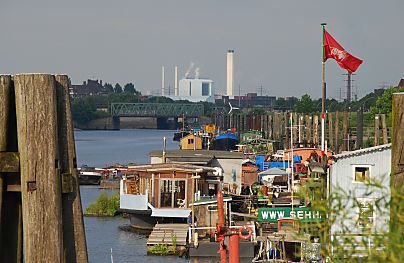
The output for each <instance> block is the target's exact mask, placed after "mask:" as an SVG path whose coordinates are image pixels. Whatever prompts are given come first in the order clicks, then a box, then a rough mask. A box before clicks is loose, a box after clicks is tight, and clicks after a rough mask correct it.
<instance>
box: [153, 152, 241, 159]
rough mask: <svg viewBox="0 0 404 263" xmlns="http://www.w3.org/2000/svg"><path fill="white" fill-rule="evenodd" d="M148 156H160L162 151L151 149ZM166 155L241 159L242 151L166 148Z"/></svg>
mask: <svg viewBox="0 0 404 263" xmlns="http://www.w3.org/2000/svg"><path fill="white" fill-rule="evenodd" d="M149 156H150V157H162V156H163V151H161V150H159V151H152V152H150V153H149ZM166 157H167V158H172V157H193V158H216V159H242V158H243V153H241V152H228V151H208V150H168V151H166Z"/></svg>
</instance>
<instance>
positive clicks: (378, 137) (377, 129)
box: [374, 115, 380, 146]
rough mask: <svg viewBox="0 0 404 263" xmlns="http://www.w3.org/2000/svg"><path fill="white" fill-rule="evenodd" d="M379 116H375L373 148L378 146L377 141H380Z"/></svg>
mask: <svg viewBox="0 0 404 263" xmlns="http://www.w3.org/2000/svg"><path fill="white" fill-rule="evenodd" d="M379 126H380V124H379V115H376V116H375V142H374V144H375V145H374V146H377V145H379V141H380V132H379Z"/></svg>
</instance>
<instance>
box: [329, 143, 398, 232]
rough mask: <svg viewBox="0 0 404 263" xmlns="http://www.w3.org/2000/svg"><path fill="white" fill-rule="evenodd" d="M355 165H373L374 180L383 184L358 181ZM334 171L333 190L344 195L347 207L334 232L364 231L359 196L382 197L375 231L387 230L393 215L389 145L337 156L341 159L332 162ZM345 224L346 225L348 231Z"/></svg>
mask: <svg viewBox="0 0 404 263" xmlns="http://www.w3.org/2000/svg"><path fill="white" fill-rule="evenodd" d="M337 156H338V155H337ZM355 166H361V167H362V166H367V167H370V181H371V182H373V183H375V184H380V186H381V187H376V186H374V185H371V184H368V183H360V182H355V180H354V176H355ZM330 170H331V174H330V177H331V193H332V194H337V195H338V196H339V197H341V198H342V199H341V202H342V207H343V208H344V209H343V210H341V211H340V214H339V215H338V217H337V220H336V221H335V223H334V224H333V225H332V226H331V234H332V235H338V234H341V233H344V234H347V233H349V234H358V235H361V234H362V233H363V230H362V229H361V228H360V227H359V226H358V225H357V218H358V213H359V208H358V206H357V203H356V202H355V201H354V200H355V199H371V200H374V201H376V200H381V201H379V203H378V205H377V206H378V207H375V213H374V227H373V231H372V232H376V233H383V232H387V231H388V222H389V218H390V210H389V206H388V201H389V199H390V172H391V148H388V147H386V148H384V149H382V150H377V151H369V152H363V153H359V154H357V155H349V156H346V157H342V158H338V157H337V161H336V162H334V163H333V164H332V166H331V168H330ZM337 202H338V200H337V199H334V202H333V203H334V205H335V204H337ZM342 225H344V226H345V229H344V230H343V227H342Z"/></svg>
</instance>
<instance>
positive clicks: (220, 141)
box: [212, 133, 239, 151]
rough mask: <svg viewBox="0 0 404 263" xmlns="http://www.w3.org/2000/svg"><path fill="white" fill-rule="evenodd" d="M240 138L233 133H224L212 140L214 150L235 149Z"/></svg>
mask: <svg viewBox="0 0 404 263" xmlns="http://www.w3.org/2000/svg"><path fill="white" fill-rule="evenodd" d="M238 142H239V140H238V138H237V136H236V135H235V134H233V133H222V134H219V135H217V136H216V137H215V138H214V140H212V150H219V151H235V150H237V144H238Z"/></svg>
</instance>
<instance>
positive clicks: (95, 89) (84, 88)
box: [70, 79, 108, 97]
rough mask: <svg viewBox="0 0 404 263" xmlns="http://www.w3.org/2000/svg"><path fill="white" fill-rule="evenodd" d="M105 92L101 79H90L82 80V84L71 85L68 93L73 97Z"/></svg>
mask: <svg viewBox="0 0 404 263" xmlns="http://www.w3.org/2000/svg"><path fill="white" fill-rule="evenodd" d="M106 94H108V91H107V90H106V89H105V88H104V86H103V85H102V80H92V79H88V80H87V81H83V84H79V85H72V90H71V93H70V95H72V96H73V97H85V96H99V95H106Z"/></svg>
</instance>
